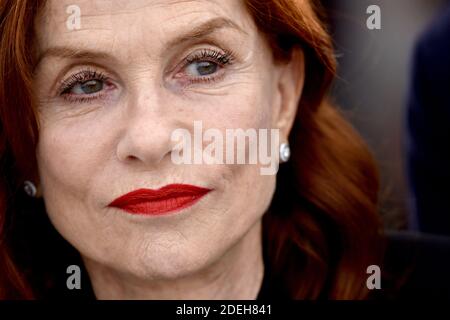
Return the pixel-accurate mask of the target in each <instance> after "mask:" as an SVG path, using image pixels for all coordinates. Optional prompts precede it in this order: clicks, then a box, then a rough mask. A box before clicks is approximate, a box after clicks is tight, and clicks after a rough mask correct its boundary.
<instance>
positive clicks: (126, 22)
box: [34, 0, 301, 278]
mask: <svg viewBox="0 0 450 320" xmlns="http://www.w3.org/2000/svg"><path fill="white" fill-rule="evenodd" d="M72 4H73V1H60V0H58V1H56V0H51V1H48V3H47V5H46V7H45V8H44V10H43V11H42V12H41V14H40V16H39V18H38V19H37V20H36V32H37V52H38V56H39V63H38V65H37V67H36V69H35V82H34V86H35V92H36V95H37V99H38V101H39V113H40V114H39V121H40V129H39V130H40V131H39V135H40V136H39V144H38V147H37V157H38V167H39V176H40V185H41V187H42V192H43V197H44V200H45V204H46V208H47V212H48V214H49V216H50V219H51V221H52V223H53V224H54V225H55V227H56V229H57V230H58V231H59V232H60V233H61V234H62V235H63V236H64V237H65V238H66V239H67V240H68V241H69V242H70V243H71V244H72V245H73V246H74V247H75V248H76V249H77V250H78V251H80V253H81V254H82V255H83V256H84V257H85V258H89V259H91V260H93V261H96V262H98V263H101V264H103V265H105V266H108V267H110V268H112V269H114V270H118V271H121V272H125V273H127V274H131V275H136V276H140V277H152V278H153V277H155V278H171V277H178V276H181V275H183V274H188V273H190V272H194V271H196V270H200V269H201V268H203V267H205V266H207V265H209V264H212V263H213V262H215V261H217V260H218V259H219V258H220V257H222V256H223V255H224V254H225V253H226V252H227V251H228V250H229V249H230V248H231V247H232V246H233V245H234V244H236V243H237V242H238V241H239V240H241V239H242V238H243V237H244V236H245V235H246V234H247V232H248V231H249V230H251V229H252V228H253V227H255V226H257V225H258V222H259V221H260V219H261V217H262V215H263V214H264V212H265V210H266V209H267V207H268V205H269V203H270V201H271V198H272V195H273V192H274V188H275V175H262V174H261V171H260V170H259V169H260V165H251V164H191V165H189V164H175V163H174V162H173V161H172V157H171V155H172V154H173V152H174V150H175V148H176V145H177V142H174V141H172V139H171V135H172V133H173V132H174V130H176V129H179V128H182V129H187V130H188V131H189V132H191V133H192V135H194V132H193V131H194V121H201V122H202V127H203V130H204V131H205V130H206V129H208V128H216V129H218V130H219V131H220V132H222V133H224V137H225V130H226V129H235V128H242V129H244V130H246V129H249V128H253V129H257V130H258V129H263V128H279V129H280V140H281V141H283V140H286V138H287V135H288V132H289V130H290V126H291V124H292V120H293V118H294V114H295V108H296V103H297V101H298V100H297V99H298V95H299V92H300V89H301V77H296V75H295V74H290V73H289V71H286V70H287V67H286V66H285V65H282V64H278V63H275V62H274V61H273V60H272V54H271V51H270V48H269V47H268V45H267V44H266V42H265V40H264V37H263V36H262V35H261V34H260V33H259V32H258V30H257V28H256V26H255V24H254V22H253V20H252V18H251V16H250V15H249V13H247V11H246V8H245V7H244V4H243V2H242V1H238V0H236V1H233V0H227V1H211V0H203V1H202V0H197V1H157V0H148V1H145V0H142V1H104V0H98V1H82V0H79V1H77V6H78V7H79V8H80V12H79V13H80V16H79V18H80V20H79V21H78V22H79V25H78V26H77V21H76V19H77V17H76V11H71V10H72V9H73V7H72V8H69V9H68V7H69V6H70V5H72ZM66 10H67V11H66ZM74 13H75V15H73V14H74ZM74 19H75V20H74ZM78 27H79V28H78ZM296 79H297V80H296ZM291 80H292V81H291ZM204 144H205V145H206V144H207V142H204ZM275 152H277V150H275ZM168 184H190V185H195V186H199V187H203V188H208V189H211V190H212V191H210V192H209V193H207V194H206V195H205V196H204V197H202V198H201V199H200V200H199V201H198V202H196V203H194V204H193V205H192V206H189V207H187V208H184V209H182V210H178V211H176V212H174V213H172V214H168V215H163V216H149V215H136V214H130V213H128V212H126V211H124V210H121V209H119V208H114V207H109V206H108V204H110V203H111V202H112V201H113V200H114V199H116V198H117V197H119V196H121V195H123V194H126V193H128V192H130V191H133V190H136V189H141V188H145V189H158V188H161V187H163V186H165V185H168Z"/></svg>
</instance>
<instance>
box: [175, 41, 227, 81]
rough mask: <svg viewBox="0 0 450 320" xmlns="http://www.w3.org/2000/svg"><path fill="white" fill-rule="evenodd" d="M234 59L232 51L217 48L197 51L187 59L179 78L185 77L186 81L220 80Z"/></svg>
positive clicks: (178, 75)
mask: <svg viewBox="0 0 450 320" xmlns="http://www.w3.org/2000/svg"><path fill="white" fill-rule="evenodd" d="M232 60H233V55H232V53H231V52H226V51H219V50H216V49H204V50H200V51H196V52H194V53H193V54H191V55H190V56H189V57H187V58H186V59H185V62H184V66H183V68H182V70H181V71H180V72H179V73H178V74H177V78H182V79H184V80H185V81H186V82H185V83H201V82H212V81H218V78H220V76H221V75H222V76H223V74H224V69H225V67H226V66H227V65H228V64H231V63H232Z"/></svg>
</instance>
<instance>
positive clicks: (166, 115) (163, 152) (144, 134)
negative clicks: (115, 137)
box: [116, 86, 175, 166]
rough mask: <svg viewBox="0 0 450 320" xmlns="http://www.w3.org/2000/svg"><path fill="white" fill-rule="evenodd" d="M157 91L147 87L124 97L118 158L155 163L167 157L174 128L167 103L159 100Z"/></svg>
mask: <svg viewBox="0 0 450 320" xmlns="http://www.w3.org/2000/svg"><path fill="white" fill-rule="evenodd" d="M162 100H163V99H162V98H160V97H159V95H158V93H157V92H155V91H153V92H152V91H151V90H149V89H148V86H147V89H142V90H139V93H138V94H136V95H133V96H132V97H129V98H128V101H127V105H126V108H125V110H124V111H125V112H124V114H123V117H122V123H124V130H123V131H122V135H121V137H120V139H119V141H118V143H117V148H116V155H117V158H118V159H119V161H121V162H124V163H128V164H131V163H133V164H141V165H145V166H155V165H157V164H159V163H160V162H161V161H163V160H164V159H169V158H170V153H171V150H172V149H173V146H174V145H173V142H172V141H171V139H170V137H171V132H172V131H173V130H174V129H175V125H174V121H173V120H172V119H171V112H170V110H169V109H170V106H168V105H166V104H163V101H162Z"/></svg>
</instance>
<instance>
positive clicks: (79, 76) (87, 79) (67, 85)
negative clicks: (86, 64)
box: [59, 69, 114, 102]
mask: <svg viewBox="0 0 450 320" xmlns="http://www.w3.org/2000/svg"><path fill="white" fill-rule="evenodd" d="M113 88H114V85H113V84H112V83H111V81H109V80H108V78H107V77H106V76H105V75H103V74H102V73H100V72H97V71H94V70H89V69H87V70H82V71H80V72H78V73H75V74H73V75H71V76H70V77H69V78H68V79H66V80H64V81H63V82H62V84H61V86H60V90H59V95H60V96H61V97H63V98H64V99H65V100H68V101H70V102H88V101H91V100H94V99H100V98H104V97H105V95H106V94H107V93H108V92H109V90H108V89H113Z"/></svg>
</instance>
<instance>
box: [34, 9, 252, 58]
mask: <svg viewBox="0 0 450 320" xmlns="http://www.w3.org/2000/svg"><path fill="white" fill-rule="evenodd" d="M223 28H231V29H235V30H237V31H239V32H240V33H243V34H248V33H247V32H246V31H244V30H243V29H242V28H241V27H239V26H238V25H237V24H236V23H235V22H233V21H232V20H230V19H227V18H224V17H218V18H213V19H211V20H208V21H206V22H204V23H201V24H200V25H198V26H195V27H194V28H193V29H192V30H189V31H188V32H186V33H184V34H182V35H180V36H177V37H176V38H175V39H173V40H170V41H169V42H168V44H167V46H166V47H168V48H170V47H173V46H175V45H178V44H180V43H184V42H187V41H192V40H195V39H202V38H205V37H207V36H208V35H210V34H212V33H213V32H215V31H217V30H219V29H223ZM49 56H53V57H59V58H68V59H89V60H96V59H111V58H112V56H111V54H110V53H108V52H104V51H97V50H85V49H77V48H73V47H67V46H55V47H50V48H48V49H46V50H45V51H44V52H43V53H42V54H40V55H39V56H38V59H37V60H36V64H35V66H36V67H37V66H38V65H39V64H40V62H41V61H42V60H43V59H44V58H46V57H49Z"/></svg>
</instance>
